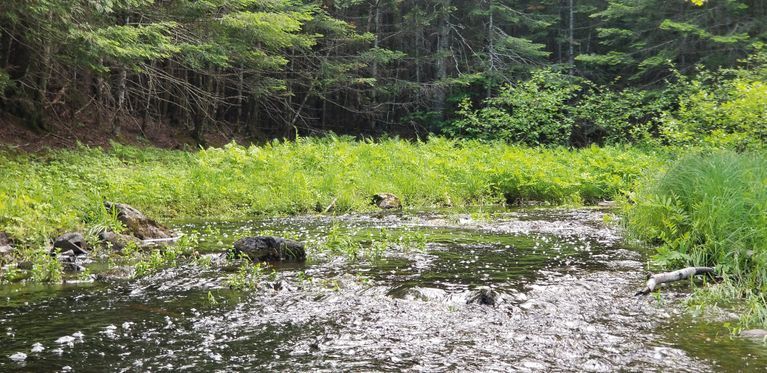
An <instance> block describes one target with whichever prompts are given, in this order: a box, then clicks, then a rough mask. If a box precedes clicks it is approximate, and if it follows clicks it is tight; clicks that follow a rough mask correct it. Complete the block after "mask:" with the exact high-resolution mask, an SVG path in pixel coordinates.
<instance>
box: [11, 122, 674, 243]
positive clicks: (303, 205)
mask: <svg viewBox="0 0 767 373" xmlns="http://www.w3.org/2000/svg"><path fill="white" fill-rule="evenodd" d="M666 159H667V156H666V155H664V154H663V153H659V152H655V151H649V150H639V149H633V148H598V147H592V148H586V149H581V150H568V149H564V148H555V149H545V148H525V147H517V146H511V145H507V144H502V143H483V142H478V141H454V140H446V139H441V138H436V139H432V140H430V141H428V142H411V141H405V140H398V139H390V140H382V141H375V142H374V141H354V140H350V139H345V138H337V137H327V138H321V139H299V140H298V141H294V142H280V141H275V142H272V143H268V144H266V145H263V146H250V147H243V146H238V145H228V146H226V147H223V148H211V149H204V150H199V151H195V152H188V151H172V150H159V149H144V148H136V147H128V146H122V145H118V144H114V146H113V147H112V148H111V149H110V150H102V149H98V148H88V147H80V148H78V149H74V150H56V151H49V152H45V153H37V154H20V153H16V152H11V151H0V174H2V175H3V177H2V178H0V231H5V232H8V233H9V234H10V235H11V236H12V237H13V238H14V239H16V240H17V241H19V242H22V243H23V244H41V243H43V242H45V241H47V240H48V239H50V238H51V237H53V236H55V235H56V234H58V233H61V232H63V231H67V230H73V229H87V228H92V227H107V228H109V227H112V228H114V227H119V223H117V221H116V220H115V218H114V216H111V215H110V214H109V212H107V211H106V210H105V209H104V208H103V206H102V201H104V200H109V201H116V202H122V203H128V204H131V205H133V206H134V207H136V208H138V209H140V210H142V211H143V212H145V213H146V214H147V215H149V216H152V217H154V218H156V219H159V220H165V219H170V218H205V217H217V218H224V217H226V218H236V217H249V216H254V215H278V214H303V213H311V212H314V211H323V210H324V209H325V208H326V207H327V206H330V205H331V204H334V211H335V212H336V213H339V212H349V211H366V210H370V209H373V207H372V206H371V205H370V198H371V196H372V195H373V194H374V193H379V192H390V193H394V194H396V195H398V196H399V197H400V198H402V200H403V204H404V205H405V206H406V208H419V207H428V206H445V205H453V206H458V207H460V206H465V205H482V204H492V203H499V202H502V201H504V200H509V201H524V200H536V201H544V202H549V203H551V204H576V205H577V204H582V203H590V202H594V201H598V200H601V199H611V198H613V197H615V196H616V195H619V194H621V193H624V192H625V191H627V190H630V189H631V188H632V185H633V183H634V181H635V180H636V179H637V178H638V177H639V176H640V175H641V174H642V173H643V172H644V171H645V170H647V169H657V168H660V167H662V165H663V164H664V162H665V160H666Z"/></svg>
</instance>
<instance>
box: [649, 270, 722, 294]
mask: <svg viewBox="0 0 767 373" xmlns="http://www.w3.org/2000/svg"><path fill="white" fill-rule="evenodd" d="M704 274H714V269H713V268H711V267H688V268H685V269H680V270H678V271H674V272H665V273H658V274H657V275H652V276H651V277H650V279H649V280H647V286H645V288H644V289H642V290H640V291H638V292H637V293H636V294H634V296H637V295H645V294H649V293H650V292H652V291H653V290H655V287H656V286H658V285H660V284H663V283H666V282H672V281H679V280H684V279H686V278H690V277H692V276H697V275H704Z"/></svg>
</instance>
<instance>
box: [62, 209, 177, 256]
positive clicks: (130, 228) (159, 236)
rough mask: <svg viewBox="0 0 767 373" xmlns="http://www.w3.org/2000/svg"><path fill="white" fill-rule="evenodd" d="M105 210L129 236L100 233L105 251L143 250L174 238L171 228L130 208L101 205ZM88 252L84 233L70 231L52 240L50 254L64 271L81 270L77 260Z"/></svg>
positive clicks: (88, 247) (106, 232)
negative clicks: (114, 217)
mask: <svg viewBox="0 0 767 373" xmlns="http://www.w3.org/2000/svg"><path fill="white" fill-rule="evenodd" d="M104 207H106V208H107V210H108V211H110V212H111V213H113V214H115V216H117V219H118V220H119V221H120V222H121V223H122V224H123V225H124V226H125V227H126V231H127V233H128V234H121V233H116V232H110V231H103V232H101V233H99V236H98V238H99V243H98V244H99V245H101V246H102V247H104V248H110V249H112V250H114V251H122V250H123V249H125V248H126V247H127V246H129V245H131V244H133V245H135V246H137V247H145V246H149V245H151V244H154V243H155V242H157V241H171V240H173V239H174V238H175V237H174V235H173V232H172V231H171V230H170V229H168V228H167V227H165V226H163V225H161V224H158V223H157V222H155V221H154V220H152V219H149V218H148V217H146V215H144V214H142V213H141V212H140V211H138V210H136V209H135V208H133V207H131V206H129V205H126V204H122V203H112V202H104ZM90 249H91V248H90V246H89V244H88V242H87V241H86V239H85V235H84V234H83V233H81V232H69V233H64V234H62V235H61V236H59V237H57V238H56V239H55V240H54V242H53V248H52V249H51V254H53V255H58V258H59V260H60V261H61V262H62V264H63V265H64V270H67V271H82V270H83V269H84V268H83V267H82V266H81V265H80V264H78V263H79V262H80V259H82V258H84V257H86V256H87V255H88V253H89V251H90Z"/></svg>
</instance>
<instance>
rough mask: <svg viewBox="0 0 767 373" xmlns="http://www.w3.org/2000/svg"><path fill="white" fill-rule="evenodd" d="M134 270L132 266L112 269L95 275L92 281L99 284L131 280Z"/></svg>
mask: <svg viewBox="0 0 767 373" xmlns="http://www.w3.org/2000/svg"><path fill="white" fill-rule="evenodd" d="M135 273H136V268H135V267H133V266H120V267H112V268H110V269H108V270H106V271H104V272H100V273H97V274H96V275H95V276H94V280H96V281H101V282H114V281H125V280H130V279H131V278H133V275H134V274H135Z"/></svg>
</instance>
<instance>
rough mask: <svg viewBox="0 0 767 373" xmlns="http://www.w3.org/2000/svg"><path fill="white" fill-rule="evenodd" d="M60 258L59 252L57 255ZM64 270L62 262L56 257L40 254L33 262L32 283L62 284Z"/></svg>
mask: <svg viewBox="0 0 767 373" xmlns="http://www.w3.org/2000/svg"><path fill="white" fill-rule="evenodd" d="M56 254H57V256H58V254H59V253H58V252H57V253H56ZM63 272H64V269H63V268H62V266H61V262H59V261H58V259H56V257H55V256H52V255H48V253H45V252H39V253H38V254H37V255H35V256H34V258H33V260H32V276H31V278H32V281H34V282H48V283H60V282H61V281H62V278H63V276H62V273H63Z"/></svg>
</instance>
